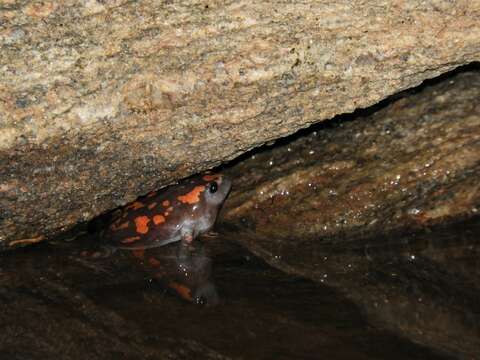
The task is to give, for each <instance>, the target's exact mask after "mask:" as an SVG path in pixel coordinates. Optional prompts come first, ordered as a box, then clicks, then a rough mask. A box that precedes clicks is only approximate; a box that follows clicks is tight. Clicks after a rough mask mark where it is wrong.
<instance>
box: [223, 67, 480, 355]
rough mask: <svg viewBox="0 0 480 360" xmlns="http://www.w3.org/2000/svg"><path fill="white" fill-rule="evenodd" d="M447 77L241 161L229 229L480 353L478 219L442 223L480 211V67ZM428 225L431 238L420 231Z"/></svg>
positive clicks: (381, 316)
mask: <svg viewBox="0 0 480 360" xmlns="http://www.w3.org/2000/svg"><path fill="white" fill-rule="evenodd" d="M440 80H441V79H436V80H435V82H437V83H435V84H430V85H426V86H423V87H421V88H419V89H416V90H415V93H413V94H409V92H406V93H405V94H402V97H400V98H399V99H396V100H392V101H391V103H390V104H388V105H387V106H385V105H383V104H381V105H379V106H378V107H382V108H381V109H379V110H378V111H375V112H373V113H371V114H363V115H361V114H360V115H359V116H343V117H342V118H339V119H338V120H334V121H330V122H326V123H323V124H319V125H317V126H316V127H315V130H316V131H310V132H308V133H307V134H304V136H301V137H299V138H298V139H293V140H292V139H290V140H289V141H286V140H287V139H285V140H282V141H280V143H279V144H276V145H275V146H272V147H271V148H269V147H265V148H264V149H263V151H262V152H257V153H255V154H254V155H253V156H251V157H249V158H245V159H243V161H241V162H239V163H238V164H236V165H234V166H233V167H232V168H230V169H228V171H227V172H229V173H230V174H231V176H232V177H233V178H234V179H235V182H234V184H233V191H232V193H231V194H230V197H229V200H228V201H227V202H226V203H225V205H226V207H225V208H224V217H223V219H224V226H225V229H228V231H230V235H228V234H225V232H224V236H225V237H226V238H230V239H234V240H236V241H238V242H239V243H241V244H242V245H244V246H245V247H247V248H248V249H250V250H251V251H252V252H253V253H255V254H256V255H258V256H260V257H262V258H263V259H265V260H266V261H267V262H268V263H269V264H270V265H272V266H275V267H277V268H279V269H281V270H283V271H285V272H289V273H291V274H295V275H300V276H303V277H306V278H309V279H312V280H314V281H317V282H321V283H324V284H327V285H329V286H331V287H334V288H335V289H337V290H340V291H341V292H342V293H343V294H344V295H345V296H346V297H347V298H349V299H350V300H352V301H354V302H355V303H357V304H358V305H359V306H360V307H361V308H362V309H363V311H364V312H365V313H366V314H367V315H368V316H369V319H370V320H372V321H373V322H374V323H376V324H380V326H385V327H387V328H389V329H391V330H393V331H395V332H398V333H402V334H403V335H404V336H406V337H408V338H410V339H412V340H413V341H415V342H418V343H421V344H424V345H428V346H429V347H433V348H436V349H441V350H442V351H445V352H446V353H449V354H452V355H454V356H455V357H456V358H476V357H478V353H479V349H480V340H479V337H478V334H479V332H480V316H479V314H480V305H479V303H478V300H477V298H478V293H479V291H480V289H479V287H478V284H479V283H480V276H479V275H480V265H479V262H478V261H477V259H478V256H479V247H478V244H479V234H480V231H479V227H478V226H476V227H472V228H470V229H468V227H467V226H466V225H465V226H463V225H458V228H457V229H454V230H452V233H453V234H455V235H454V236H452V235H450V236H445V232H442V231H438V230H437V229H436V226H439V225H440V224H445V223H448V222H451V221H458V220H459V219H462V218H470V217H471V218H474V217H475V216H477V218H476V219H477V223H478V214H479V209H480V183H479V181H478V179H480V72H479V71H477V72H464V73H461V74H458V75H456V76H450V77H447V78H445V79H443V81H440ZM370 110H375V109H370ZM361 113H363V112H361ZM299 135H300V134H299ZM425 228H430V229H435V231H436V232H435V233H434V234H435V235H430V239H429V240H426V238H425V236H421V235H418V234H415V235H414V234H412V233H411V232H412V229H417V230H418V229H425Z"/></svg>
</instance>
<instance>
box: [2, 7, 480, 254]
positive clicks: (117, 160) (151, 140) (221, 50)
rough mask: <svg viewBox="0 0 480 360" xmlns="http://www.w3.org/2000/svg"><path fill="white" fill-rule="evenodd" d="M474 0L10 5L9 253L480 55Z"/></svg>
mask: <svg viewBox="0 0 480 360" xmlns="http://www.w3.org/2000/svg"><path fill="white" fill-rule="evenodd" d="M479 6H480V4H479V2H478V1H474V2H471V1H460V2H455V3H447V2H428V3H425V2H423V1H419V0H416V1H413V2H412V1H410V2H408V4H398V3H397V2H393V1H385V2H382V3H381V4H379V3H378V2H377V1H364V2H361V3H355V4H350V3H348V2H347V3H338V2H330V3H328V2H327V3H325V2H322V3H316V2H313V1H312V2H302V3H297V2H291V3H282V4H281V5H279V4H277V3H270V2H264V3H257V2H235V3H231V4H230V3H229V4H223V3H212V2H206V1H200V2H196V3H194V4H193V3H191V2H168V1H165V2H158V1H142V2H140V3H138V2H124V1H115V2H101V1H87V2H80V3H76V2H73V3H58V2H52V1H46V2H42V3H39V4H33V3H29V2H26V3H24V2H16V1H8V2H4V3H3V4H2V12H1V13H0V25H1V30H0V118H2V122H1V123H0V164H2V165H1V167H0V247H1V248H12V247H15V246H18V245H24V244H28V243H32V242H38V241H42V240H43V239H46V238H49V237H51V236H53V235H55V234H58V233H59V232H61V231H63V230H66V229H68V228H70V227H72V226H73V225H74V224H77V223H79V222H82V221H87V220H90V219H91V218H93V217H94V216H95V215H98V214H100V213H102V212H104V211H106V210H108V209H112V208H115V207H116V206H118V205H121V204H124V203H126V202H127V201H130V200H133V199H134V198H135V197H136V196H138V195H140V194H144V193H146V192H148V191H150V190H153V189H156V188H159V187H161V186H163V185H167V184H169V183H172V182H173V181H175V180H176V179H179V178H182V177H185V176H187V175H189V174H192V173H195V172H198V171H200V170H203V169H207V168H211V167H214V166H216V165H218V164H220V163H222V162H225V161H228V160H231V159H233V158H235V157H236V156H238V155H240V154H242V153H244V152H245V151H247V150H249V149H252V148H254V147H256V146H258V145H261V144H263V143H265V142H268V141H271V140H273V139H276V138H279V137H282V136H285V135H288V134H291V133H293V132H295V131H297V130H298V129H300V128H304V127H307V126H309V125H310V124H313V123H316V122H319V121H321V120H324V119H327V118H330V117H332V116H334V115H335V114H339V113H345V112H351V111H353V110H354V109H356V108H361V107H366V106H370V105H372V104H374V103H376V102H378V101H379V100H381V99H383V98H385V97H387V96H388V95H391V94H393V93H396V92H398V91H399V90H403V89H406V88H409V87H412V86H415V85H418V84H419V83H420V82H421V81H423V80H424V79H427V78H431V77H435V76H437V75H439V74H441V73H443V72H446V71H448V70H451V69H453V68H455V67H457V66H459V65H462V64H467V63H470V62H472V61H475V60H479V58H480V42H479V40H478V39H480V24H479V22H478V17H479V12H480V8H479ZM338 165H339V166H347V167H348V164H343V165H341V164H338ZM359 191H360V189H359Z"/></svg>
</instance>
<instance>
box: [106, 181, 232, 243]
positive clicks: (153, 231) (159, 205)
mask: <svg viewBox="0 0 480 360" xmlns="http://www.w3.org/2000/svg"><path fill="white" fill-rule="evenodd" d="M230 186H231V182H230V180H229V179H228V178H226V177H224V176H223V175H220V174H210V173H207V174H203V175H199V176H195V177H192V178H190V179H187V180H185V181H183V182H181V183H179V184H178V185H174V186H170V187H168V188H166V189H162V190H159V191H156V192H152V193H150V194H148V195H146V196H144V197H141V198H139V199H138V200H137V201H135V202H133V203H131V204H129V205H127V206H125V207H124V208H122V209H120V210H117V212H116V213H114V215H113V217H112V219H111V221H110V223H109V225H108V228H107V229H106V231H104V233H103V236H102V237H103V238H104V240H105V241H106V242H107V243H108V244H109V245H112V246H114V247H117V248H121V249H131V250H135V249H147V248H153V247H158V246H163V245H166V244H168V243H171V242H174V241H179V240H181V241H182V242H183V243H184V244H189V243H191V242H192V241H193V239H195V238H196V237H197V236H198V235H199V234H201V233H203V232H206V231H208V230H209V229H210V228H211V227H212V226H213V225H214V223H215V220H216V217H217V214H218V211H219V210H220V207H221V205H222V203H223V202H224V200H225V198H226V197H227V195H228V192H229V190H230Z"/></svg>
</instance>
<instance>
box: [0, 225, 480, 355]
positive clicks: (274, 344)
mask: <svg viewBox="0 0 480 360" xmlns="http://www.w3.org/2000/svg"><path fill="white" fill-rule="evenodd" d="M220 229H221V228H220ZM477 229H478V221H477V223H472V224H469V225H468V226H463V227H461V228H452V229H451V230H452V231H449V230H445V229H444V230H442V231H440V232H434V233H431V234H424V235H422V236H419V235H415V241H409V242H405V241H402V240H399V241H397V242H395V241H394V242H391V243H390V245H389V246H387V247H386V248H383V249H382V247H381V246H380V244H381V242H378V241H372V242H371V243H370V244H369V246H367V247H364V248H356V247H353V246H352V247H351V248H348V247H346V246H345V247H344V248H343V249H341V248H340V247H338V248H335V251H331V252H330V254H329V255H328V256H327V258H328V260H326V262H323V263H321V262H317V263H312V264H313V265H311V266H310V267H309V265H308V264H307V263H308V262H310V261H313V260H314V259H320V258H316V256H317V255H319V250H318V249H317V250H315V251H313V248H309V247H308V244H305V248H304V249H303V248H302V251H305V254H304V256H305V258H304V262H303V263H301V259H299V258H298V259H297V258H296V257H295V256H294V253H293V251H292V252H291V253H290V254H289V253H288V252H282V253H281V254H282V256H281V257H278V255H279V253H277V254H276V255H277V258H276V259H275V260H274V261H276V264H275V266H278V267H282V266H283V267H284V270H287V271H290V272H292V271H291V270H292V269H298V268H301V267H300V265H302V266H303V267H302V268H301V269H303V270H304V272H305V274H304V275H308V274H309V273H308V272H307V271H306V269H307V267H308V269H310V270H312V269H313V270H314V269H316V271H317V272H316V274H317V273H318V274H323V273H325V272H326V269H328V266H329V267H330V270H331V271H330V270H329V272H328V274H329V276H328V277H327V279H328V281H327V282H326V283H328V284H329V285H331V286H333V287H334V288H335V287H338V289H339V290H340V291H337V290H335V289H334V288H330V287H326V286H324V285H323V284H321V283H320V282H318V281H311V280H307V279H305V278H299V277H297V276H294V275H286V274H285V273H282V272H280V271H278V270H276V269H274V268H272V267H270V266H268V265H266V264H265V263H264V262H263V261H261V260H259V259H258V258H256V257H254V256H252V255H251V254H250V253H248V252H246V251H245V250H243V249H242V248H240V247H238V246H236V245H233V244H232V243H231V242H229V241H228V240H229V239H228V238H222V237H224V236H225V233H223V234H221V235H220V237H219V238H217V239H215V240H211V239H209V240H206V241H205V246H203V245H201V244H200V243H198V244H196V245H195V246H194V247H192V248H181V247H178V246H177V244H171V245H172V246H166V247H161V248H157V249H150V250H148V251H145V252H143V253H135V254H133V253H131V252H128V251H127V252H125V251H117V252H115V253H114V254H112V255H111V256H109V257H104V258H88V257H85V256H80V255H77V254H80V253H81V252H82V251H81V249H79V248H80V247H81V248H83V247H84V246H87V245H83V243H82V242H76V243H70V244H66V245H61V246H60V245H42V246H39V247H36V248H31V249H25V250H22V251H18V252H15V253H10V254H4V255H2V257H1V272H0V274H1V276H0V283H1V287H0V289H1V290H0V304H1V306H2V313H1V314H0V323H1V325H2V334H1V335H0V348H1V349H2V354H4V355H5V354H6V355H5V356H7V355H8V358H9V359H15V358H19V359H20V358H24V359H37V358H38V359H58V358H61V359H85V358H88V359H123V358H128V359H158V358H171V359H188V358H201V359H210V358H212V359H231V358H235V359H239V358H242V359H247V358H255V359H292V358H295V359H318V358H333V359H387V358H388V359H406V358H408V359H448V358H453V357H448V356H447V355H442V354H440V353H439V352H438V350H436V349H434V347H430V348H429V347H425V346H420V345H416V344H415V343H414V342H412V341H410V340H406V338H405V333H406V334H408V335H409V336H410V338H411V339H412V340H413V341H415V340H416V339H415V337H414V336H411V334H410V333H408V329H410V328H415V329H416V330H418V331H419V332H420V331H423V333H424V334H429V331H430V330H429V329H436V331H437V332H438V333H439V334H445V331H444V329H443V327H444V326H453V327H452V329H453V330H452V332H458V334H459V335H462V336H464V339H465V341H467V340H468V341H470V340H471V339H472V338H473V335H472V334H474V331H475V329H476V327H477V326H478V322H477V317H478V316H479V315H478V314H479V313H480V312H477V313H475V311H476V310H475V309H476V308H475V306H476V305H475V304H474V303H471V301H473V300H474V299H473V298H472V297H471V295H469V294H473V293H474V292H475V291H476V287H475V286H476V285H475V281H476V280H475V279H478V278H475V277H476V276H477V275H478V274H479V272H478V266H477V265H476V264H477V261H474V259H473V258H472V257H475V258H478V256H477V255H478V252H477V249H478V237H477V236H478V232H477ZM232 236H241V234H240V233H236V234H235V235H233V234H232V235H230V236H229V237H230V240H231V237H232ZM392 241H393V239H392ZM406 243H408V244H406ZM402 244H403V247H402ZM405 245H407V247H406V248H405V247H404V246H405ZM347 248H348V249H347ZM290 250H292V249H290ZM307 254H308V255H309V256H307ZM442 254H443V255H442ZM263 255H265V254H263ZM263 255H262V256H263ZM324 255H325V254H324ZM411 255H415V261H413V262H412V260H411ZM409 256H410V258H409ZM272 259H273V257H272ZM462 259H468V260H466V261H463V260H462ZM267 260H268V258H267ZM330 260H331V262H330V263H329V261H330ZM272 261H273V260H272ZM212 262H213V266H212ZM282 264H283V265H282ZM325 264H329V265H328V266H326V265H325ZM335 264H337V265H338V264H341V265H342V267H343V268H347V269H348V266H346V264H347V265H348V264H350V265H352V268H353V269H354V270H351V271H350V270H349V271H346V272H344V273H343V275H342V273H340V272H337V274H336V273H335V271H334V269H337V270H338V268H336V267H335V266H336V265H335ZM447 265H448V266H447ZM450 265H451V266H450ZM412 266H413V267H412ZM468 269H470V271H469V270H468ZM313 270H312V271H313ZM454 273H455V274H458V273H460V274H463V275H462V276H463V277H464V278H465V279H469V280H466V281H465V282H461V283H458V282H457V281H458V279H459V277H453V275H452V274H454ZM468 274H470V275H471V276H466V275H468ZM212 279H213V280H212ZM339 279H340V280H339ZM341 279H344V280H341ZM345 279H349V280H348V281H347V280H345ZM316 280H318V279H316ZM474 280H475V281H474ZM213 281H214V282H215V286H214V285H213ZM452 286H453V287H452ZM215 289H218V293H219V295H217V291H216V290H215ZM172 290H173V291H172ZM476 294H478V292H476ZM178 295H180V296H181V297H183V298H186V299H187V300H189V301H182V300H181V299H179V297H178ZM218 297H220V301H218ZM419 298H422V301H421V302H420V303H418V299H419ZM385 299H387V300H388V302H385ZM191 301H193V302H205V303H207V304H209V303H210V304H211V303H217V302H218V304H216V306H201V305H193V304H192V303H191ZM415 301H417V304H419V305H418V306H417V305H414V302H415ZM374 303H376V305H375V306H373V305H371V306H368V304H374ZM375 309H376V310H375ZM474 310H475V311H474ZM374 311H377V312H378V313H380V314H387V313H388V314H390V316H389V317H388V318H387V317H386V316H384V317H383V319H384V320H385V321H384V323H380V322H375V323H373V324H376V325H374V326H372V323H370V319H375V318H377V319H378V316H377V315H378V313H377V314H375V313H374ZM365 313H366V314H367V315H368V317H365V316H364V314H365ZM435 314H436V315H435ZM449 314H450V315H449ZM427 315H428V316H429V317H428V316H427ZM434 315H435V316H434ZM375 316H377V317H375ZM462 317H463V319H464V320H465V321H466V319H469V321H470V323H465V321H460V320H461V319H462ZM402 319H403V320H402ZM415 319H416V320H415ZM445 319H447V320H448V321H445ZM387 320H388V321H392V322H397V324H399V326H398V327H397V329H399V330H398V332H392V331H387V330H384V327H383V325H384V324H385V323H388V321H387ZM415 321H416V323H415ZM459 324H460V325H459ZM465 324H466V325H465ZM377 325H379V326H377ZM388 328H390V329H391V328H392V327H391V326H388ZM404 330H406V331H407V332H402V331H404ZM458 338H459V336H457V337H455V336H453V337H451V338H449V339H448V340H445V341H450V342H452V343H453V342H455V341H457V343H458V344H457V345H459V346H460V345H461V343H460V342H459V339H458ZM473 345H474V342H472V341H470V345H469V346H470V349H471V346H473ZM464 347H465V348H468V346H466V345H465V346H464ZM438 348H439V349H442V348H441V347H438Z"/></svg>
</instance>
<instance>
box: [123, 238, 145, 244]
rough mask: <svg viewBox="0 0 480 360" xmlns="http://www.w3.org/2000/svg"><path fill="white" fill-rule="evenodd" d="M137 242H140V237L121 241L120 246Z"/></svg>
mask: <svg viewBox="0 0 480 360" xmlns="http://www.w3.org/2000/svg"><path fill="white" fill-rule="evenodd" d="M138 240H140V236H131V237H127V238H125V239H123V240H122V241H121V242H122V244H130V243H133V242H135V241H138Z"/></svg>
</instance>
